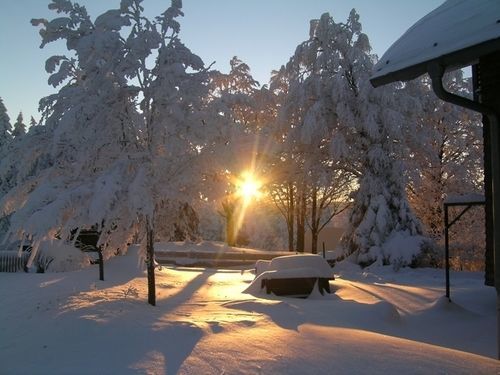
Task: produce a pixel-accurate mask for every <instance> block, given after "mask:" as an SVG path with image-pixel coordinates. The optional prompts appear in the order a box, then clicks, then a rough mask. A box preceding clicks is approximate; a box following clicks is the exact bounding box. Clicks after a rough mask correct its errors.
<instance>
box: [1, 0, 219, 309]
mask: <svg viewBox="0 0 500 375" xmlns="http://www.w3.org/2000/svg"><path fill="white" fill-rule="evenodd" d="M141 3H142V1H141V0H124V1H122V2H121V6H120V9H112V10H109V11H107V12H105V13H103V14H101V15H100V16H99V17H97V18H96V19H95V20H94V21H92V19H91V18H90V16H89V15H88V14H87V12H86V10H85V8H84V7H81V6H79V5H78V4H74V3H72V2H70V1H53V2H51V3H50V4H49V8H51V9H53V10H55V11H57V12H58V13H63V14H64V17H59V18H56V19H53V20H52V21H47V20H44V19H41V20H33V21H32V22H33V24H35V25H41V26H42V28H41V30H40V35H41V36H42V47H43V46H45V45H46V44H47V43H50V42H52V41H54V40H57V39H63V40H65V41H66V46H67V48H68V50H69V51H71V52H72V53H73V56H72V57H67V56H53V57H51V58H49V59H48V60H47V63H46V69H47V71H48V72H49V73H51V76H50V78H49V83H50V84H52V85H53V86H55V87H57V86H59V87H60V89H59V92H58V93H56V94H54V95H51V96H49V97H47V98H44V99H43V100H42V101H41V108H42V110H43V115H44V120H45V121H44V122H45V127H46V128H47V129H48V130H50V131H51V132H53V138H52V140H51V144H50V152H51V156H52V160H53V165H52V166H51V167H50V168H48V169H46V170H44V171H42V172H41V173H40V174H39V175H38V176H37V177H36V179H34V180H33V181H29V182H30V183H29V187H28V186H27V185H28V184H24V185H21V186H18V187H16V189H14V191H12V192H10V193H9V194H8V196H7V197H4V199H3V201H2V203H3V205H2V206H3V209H4V211H5V213H6V214H12V217H11V227H10V234H11V235H12V236H17V237H25V236H29V237H30V238H32V239H33V241H34V245H35V246H34V251H33V254H36V249H37V247H38V244H39V243H40V242H41V241H42V240H44V239H51V238H54V236H56V235H57V236H58V237H60V238H69V237H70V234H71V233H72V231H73V230H74V229H75V228H86V227H92V226H96V225H97V228H98V230H99V231H100V233H101V237H100V239H99V244H100V245H101V246H102V247H103V251H104V254H105V256H111V255H112V254H114V253H115V252H116V251H117V249H119V250H118V251H124V250H125V249H126V247H127V244H128V243H129V242H130V240H131V239H132V237H134V236H137V235H138V234H139V237H140V238H143V240H142V243H143V250H144V252H143V253H144V254H145V257H146V261H147V265H148V267H147V268H148V285H149V286H150V288H149V296H148V301H149V302H150V303H151V304H155V292H154V253H153V252H154V248H153V241H154V238H155V228H154V223H155V213H156V210H157V208H158V207H162V202H169V204H170V205H172V204H174V202H186V201H188V199H193V197H197V198H198V197H199V196H200V193H199V187H198V186H197V183H198V182H199V181H201V180H203V176H204V174H203V173H201V171H203V168H204V167H206V166H207V165H209V164H210V160H209V158H207V157H206V155H205V153H207V154H208V152H209V150H210V148H209V147H208V146H207V145H209V144H211V143H210V142H207V141H205V138H206V136H207V129H208V128H209V124H210V121H204V114H205V113H204V111H203V106H204V104H205V103H204V100H203V95H204V92H205V91H206V90H207V84H206V82H207V79H208V78H207V75H206V71H205V69H204V67H203V62H202V61H201V59H200V58H199V57H197V56H196V55H194V54H193V53H191V51H189V49H188V48H186V47H185V46H184V45H183V44H182V43H181V42H180V40H179V38H178V32H179V29H180V26H179V23H178V22H177V21H176V20H175V18H177V17H178V16H181V15H182V12H181V10H180V7H181V2H180V1H177V0H174V1H173V2H172V6H171V7H170V8H168V9H167V10H166V11H165V12H164V13H162V15H161V16H158V17H156V18H155V20H154V21H150V20H148V19H147V18H145V17H144V15H143V7H142V4H141ZM151 58H153V59H154V63H153V64H152V65H151V63H150V59H151ZM195 177H198V178H195ZM12 202H19V204H17V205H16V204H9V203H12ZM7 208H9V209H7ZM172 216H173V215H172ZM171 224H172V223H171Z"/></svg>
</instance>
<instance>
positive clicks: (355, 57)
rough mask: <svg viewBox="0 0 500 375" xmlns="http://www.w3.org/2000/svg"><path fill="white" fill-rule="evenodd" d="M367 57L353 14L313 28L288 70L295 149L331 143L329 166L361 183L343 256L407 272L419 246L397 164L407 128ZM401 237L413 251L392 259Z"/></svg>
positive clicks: (367, 46)
mask: <svg viewBox="0 0 500 375" xmlns="http://www.w3.org/2000/svg"><path fill="white" fill-rule="evenodd" d="M370 50H371V47H370V43H369V41H368V37H367V36H366V35H365V34H363V33H362V32H361V24H360V22H359V15H358V14H357V13H356V12H355V11H354V10H352V11H351V13H350V15H349V17H348V19H347V21H346V22H345V23H336V22H335V21H334V20H333V18H331V17H330V15H329V14H323V15H322V16H321V18H320V19H319V20H313V21H311V29H310V35H309V39H308V40H307V41H305V42H304V43H302V44H301V45H299V46H298V47H297V50H296V53H295V56H294V59H293V62H292V60H291V63H289V66H287V68H288V69H289V70H290V67H291V66H292V65H291V64H293V70H290V71H291V73H292V75H291V77H290V78H291V79H290V80H289V81H290V89H289V90H290V92H291V93H292V95H293V96H294V97H295V98H294V100H291V101H290V103H289V106H290V110H289V115H288V116H287V117H288V121H289V122H292V121H293V123H295V124H302V126H297V125H293V126H292V132H295V133H297V135H296V136H295V139H297V141H295V142H294V143H295V147H297V146H298V145H300V143H299V141H300V142H302V143H304V144H307V143H308V142H309V143H312V144H313V145H314V144H316V143H315V142H318V140H319V141H322V140H328V143H329V146H330V147H329V148H330V150H331V153H332V154H331V158H332V160H335V161H338V162H339V163H340V164H341V165H343V166H344V168H346V169H348V170H349V171H350V172H351V173H353V174H354V175H357V176H359V179H358V184H359V189H358V190H357V192H356V193H355V194H354V195H353V199H354V203H353V208H352V215H351V219H350V223H349V228H348V229H347V233H346V235H345V238H344V244H345V248H346V252H347V253H349V254H354V257H355V259H356V261H357V262H359V263H361V264H365V265H366V264H371V263H373V262H378V263H380V264H382V263H398V264H408V263H410V262H411V261H412V257H413V256H415V255H416V254H417V253H418V251H419V249H420V247H419V243H420V242H421V240H422V239H421V237H420V236H418V235H419V234H420V229H419V223H418V220H417V219H416V218H415V217H414V215H413V214H412V212H411V210H410V207H409V204H408V201H407V198H406V193H405V187H406V181H405V179H404V174H403V165H402V162H401V160H400V159H401V157H402V155H403V149H402V147H401V143H402V142H401V140H402V132H401V129H402V127H403V126H404V124H405V121H407V120H406V117H405V114H404V113H402V112H401V110H400V109H399V108H400V106H401V103H400V101H402V100H403V98H401V97H398V96H394V94H393V91H392V88H391V90H389V89H387V88H385V89H383V90H382V91H380V90H379V89H378V90H377V91H375V90H373V89H372V87H371V85H370V83H369V77H370V74H371V72H372V68H373V64H374V60H375V58H374V56H373V55H371V54H370ZM293 73H294V75H293ZM289 74H290V73H289ZM288 96H289V97H290V94H289V95H288ZM285 108H286V107H285ZM295 129H298V131H297V130H295ZM292 134H293V133H292ZM316 148H318V149H321V148H322V145H321V143H320V144H316V147H312V149H316ZM299 150H300V148H299ZM318 154H320V153H318ZM299 155H306V154H305V153H299ZM305 160H306V159H304V161H305ZM327 165H328V164H327ZM307 169H309V168H307ZM398 236H399V237H401V236H406V237H409V238H413V239H414V240H415V241H414V242H415V243H416V245H415V246H413V247H412V248H411V249H407V251H406V252H405V251H402V252H398V251H397V250H395V251H394V250H393V248H394V247H393V246H391V244H392V243H393V242H394V241H395V239H396V237H398ZM399 237H398V238H399Z"/></svg>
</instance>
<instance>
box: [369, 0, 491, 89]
mask: <svg viewBox="0 0 500 375" xmlns="http://www.w3.org/2000/svg"><path fill="white" fill-rule="evenodd" d="M478 45H481V47H482V48H484V50H483V51H482V53H481V54H486V53H491V52H493V51H495V50H499V49H500V1H498V0H477V1H470V0H448V1H446V2H444V3H443V4H442V5H441V6H439V7H438V8H436V9H434V10H433V11H432V12H430V13H429V14H427V15H426V16H425V17H423V18H422V19H420V20H419V21H418V22H417V23H415V24H414V25H413V26H412V27H411V28H410V29H408V31H406V33H404V34H403V36H401V37H400V38H399V39H398V40H397V41H396V42H395V43H394V44H393V45H392V46H391V47H390V48H389V49H388V50H387V52H386V53H385V54H384V55H383V56H382V58H381V59H380V60H379V62H378V63H377V64H376V65H375V67H374V74H373V76H372V78H371V79H370V80H371V82H372V83H373V84H374V86H379V85H382V84H386V83H389V82H393V81H397V80H410V79H413V78H416V77H418V76H419V75H422V74H424V73H426V71H427V62H429V61H431V60H435V59H440V60H441V61H440V62H441V63H442V65H445V66H449V67H453V68H458V67H462V66H465V65H470V64H471V63H472V62H473V60H475V59H476V58H477V57H478V54H477V51H476V52H475V54H474V53H471V54H469V53H465V51H466V50H467V49H468V48H470V47H475V46H478ZM459 51H462V54H461V55H460V56H458V54H456V53H457V52H459ZM450 54H453V55H452V56H449V55H450Z"/></svg>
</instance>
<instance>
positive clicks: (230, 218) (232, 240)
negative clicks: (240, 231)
mask: <svg viewBox="0 0 500 375" xmlns="http://www.w3.org/2000/svg"><path fill="white" fill-rule="evenodd" d="M226 242H227V245H228V246H236V226H235V223H234V212H228V213H227V216H226Z"/></svg>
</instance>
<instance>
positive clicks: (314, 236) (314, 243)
mask: <svg viewBox="0 0 500 375" xmlns="http://www.w3.org/2000/svg"><path fill="white" fill-rule="evenodd" d="M311 194H312V203H311V253H313V254H317V253H318V235H319V233H318V231H319V219H318V217H317V216H318V188H317V186H316V184H314V186H313V188H312V192H311Z"/></svg>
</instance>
